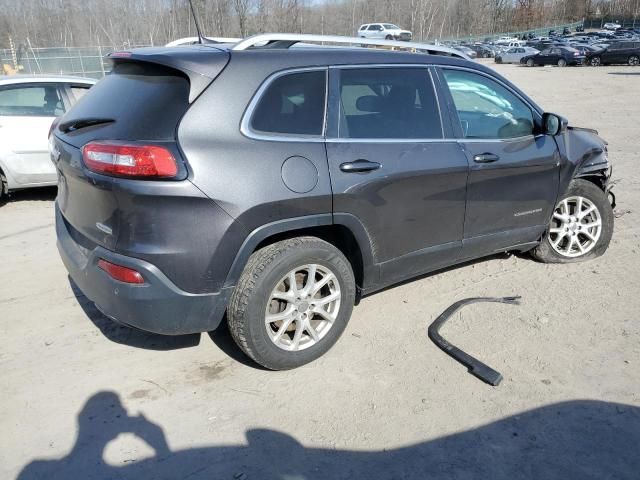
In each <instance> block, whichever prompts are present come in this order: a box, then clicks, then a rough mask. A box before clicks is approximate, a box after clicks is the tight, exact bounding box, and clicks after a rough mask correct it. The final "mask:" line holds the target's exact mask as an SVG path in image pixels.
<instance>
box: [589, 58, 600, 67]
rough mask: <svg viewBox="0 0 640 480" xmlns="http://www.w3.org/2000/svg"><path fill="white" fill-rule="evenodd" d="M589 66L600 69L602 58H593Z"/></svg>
mask: <svg viewBox="0 0 640 480" xmlns="http://www.w3.org/2000/svg"><path fill="white" fill-rule="evenodd" d="M589 65H591V66H592V67H599V66H600V65H601V60H600V57H593V58H592V59H591V60H589Z"/></svg>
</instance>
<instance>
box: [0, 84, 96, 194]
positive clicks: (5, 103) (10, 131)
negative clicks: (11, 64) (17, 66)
mask: <svg viewBox="0 0 640 480" xmlns="http://www.w3.org/2000/svg"><path fill="white" fill-rule="evenodd" d="M94 83H96V80H93V79H91V78H81V77H57V76H47V77H44V76H31V75H15V76H9V77H0V201H2V200H4V199H3V198H2V197H4V196H5V195H6V194H7V193H8V192H9V191H11V190H19V189H23V188H31V187H46V186H50V185H56V184H57V183H58V175H57V173H56V169H55V166H54V165H53V162H52V161H51V158H50V154H49V140H48V136H49V128H50V127H51V124H52V123H53V120H54V119H55V118H56V117H59V116H60V115H62V114H64V113H65V112H66V111H67V110H69V108H71V106H72V105H73V104H75V103H76V102H77V101H78V100H79V99H80V98H81V97H82V95H84V94H85V92H86V91H87V90H88V89H89V88H91V86H92V85H93V84H94Z"/></svg>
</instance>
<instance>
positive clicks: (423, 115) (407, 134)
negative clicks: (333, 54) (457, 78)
mask: <svg viewBox="0 0 640 480" xmlns="http://www.w3.org/2000/svg"><path fill="white" fill-rule="evenodd" d="M339 136H340V137H342V138H394V139H397V138H407V139H412V138H413V139H416V138H424V139H431V138H442V125H441V123H440V113H439V111H438V103H437V101H436V98H435V94H434V91H433V84H432V82H431V78H430V75H429V71H428V70H427V69H426V68H371V69H360V68H358V69H344V70H342V71H341V72H340V126H339Z"/></svg>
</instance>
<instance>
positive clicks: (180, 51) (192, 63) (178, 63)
mask: <svg viewBox="0 0 640 480" xmlns="http://www.w3.org/2000/svg"><path fill="white" fill-rule="evenodd" d="M232 47H233V44H204V45H188V46H180V47H152V48H138V49H133V50H131V51H127V52H116V53H114V54H111V55H110V57H111V58H112V59H114V60H117V59H123V60H128V59H130V60H139V61H150V62H154V63H158V64H162V65H166V66H169V67H174V68H178V69H180V70H190V71H192V72H195V73H198V74H201V75H207V74H208V73H209V72H208V70H209V68H208V65H209V63H210V61H212V60H213V58H214V57H217V56H218V55H220V54H225V53H226V54H230V56H231V58H232V59H233V58H242V57H244V58H247V57H249V58H253V59H256V60H257V59H259V58H266V59H269V61H270V62H273V63H274V67H275V65H276V64H277V68H288V67H305V66H321V65H350V64H353V65H361V64H380V63H389V64H403V63H404V64H437V65H453V66H467V67H469V66H471V67H473V68H476V69H478V70H483V71H491V70H490V69H488V68H486V67H484V66H483V65H481V64H478V63H476V62H473V61H470V60H464V59H461V58H456V57H451V56H447V55H433V54H429V53H421V52H417V53H413V52H406V51H395V50H389V49H384V48H362V47H335V46H316V45H308V46H307V45H297V46H296V47H295V48H266V47H256V48H250V49H247V50H234V49H233V48H232ZM277 68H274V69H277Z"/></svg>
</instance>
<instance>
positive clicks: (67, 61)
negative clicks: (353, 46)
mask: <svg viewBox="0 0 640 480" xmlns="http://www.w3.org/2000/svg"><path fill="white" fill-rule="evenodd" d="M626 23H628V22H625V24H626ZM632 23H633V25H634V26H635V25H636V22H635V20H633V22H632ZM638 24H639V25H640V22H638ZM581 25H583V22H573V23H563V24H559V25H552V26H547V27H542V28H536V29H529V30H522V31H517V32H502V33H495V34H491V35H476V36H471V37H458V38H448V39H442V40H441V41H456V42H462V41H466V42H475V41H483V40H485V39H487V38H489V39H491V40H496V39H498V38H499V37H517V38H522V36H523V35H525V34H528V33H530V32H531V33H533V34H534V35H536V36H545V35H548V34H549V31H550V30H556V31H558V32H562V31H563V30H564V28H569V29H570V30H571V31H572V32H573V31H575V29H576V27H578V26H581ZM585 26H587V25H585ZM587 28H588V27H587ZM142 46H145V45H129V44H125V45H123V46H122V47H121V49H130V48H136V47H142ZM114 50H117V49H115V48H113V47H101V46H96V47H55V48H32V47H31V46H30V45H19V46H17V47H16V48H13V49H2V50H0V66H1V67H2V71H1V72H0V73H5V74H11V73H22V74H36V75H37V74H42V75H77V76H81V77H91V78H96V79H100V78H102V77H103V76H104V75H105V73H107V72H108V71H109V69H110V63H109V62H108V61H105V55H107V54H108V53H109V52H112V51H114Z"/></svg>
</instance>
